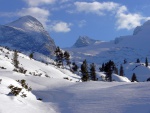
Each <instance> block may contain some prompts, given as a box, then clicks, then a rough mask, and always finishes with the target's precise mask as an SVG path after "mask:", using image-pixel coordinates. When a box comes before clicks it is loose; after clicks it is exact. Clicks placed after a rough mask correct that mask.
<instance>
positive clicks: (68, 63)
mask: <svg viewBox="0 0 150 113" xmlns="http://www.w3.org/2000/svg"><path fill="white" fill-rule="evenodd" d="M64 59H65V60H66V63H67V65H69V67H70V64H71V62H70V54H69V53H68V52H67V51H65V52H64Z"/></svg>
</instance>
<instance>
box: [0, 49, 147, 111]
mask: <svg viewBox="0 0 150 113" xmlns="http://www.w3.org/2000/svg"><path fill="white" fill-rule="evenodd" d="M0 49H2V51H0V67H4V68H6V69H0V79H2V82H1V84H0V100H1V101H0V103H1V104H0V113H12V112H13V113H34V112H36V113H149V112H150V107H149V106H150V98H149V97H150V87H149V85H150V83H149V82H139V83H136V82H135V83H131V82H130V81H129V79H128V78H126V77H120V76H118V75H115V74H114V75H113V80H115V81H116V82H115V81H114V82H111V83H110V82H102V81H96V82H93V81H89V82H84V83H83V82H80V77H79V76H78V75H76V74H73V73H71V72H69V71H68V70H66V69H60V68H57V67H55V66H53V65H51V64H49V65H46V64H43V63H41V62H38V61H35V60H33V59H30V58H29V57H28V56H25V55H23V54H21V53H19V56H18V58H19V62H20V64H19V66H20V67H23V68H24V69H26V70H27V72H26V74H21V73H17V72H14V71H12V70H13V69H14V66H13V64H12V60H11V59H12V58H13V52H12V51H8V50H6V49H3V48H0ZM135 65H136V64H135V63H130V64H128V65H127V64H126V67H130V68H131V67H132V66H133V68H134V66H135ZM140 68H141V70H143V69H142V68H144V67H140ZM144 69H145V68H144ZM146 70H147V74H148V73H149V69H147V68H146ZM30 72H34V73H36V74H37V75H38V74H41V76H34V75H32V74H30ZM46 74H47V75H48V77H46V76H45V75H46ZM141 74H142V71H141ZM97 76H98V77H99V78H100V77H101V76H105V75H104V74H103V73H99V72H97ZM64 77H68V79H69V80H66V79H64ZM141 78H142V77H141ZM22 79H25V80H26V82H27V84H28V85H29V86H31V87H32V91H31V92H28V91H26V90H25V89H23V91H24V92H25V93H26V94H27V97H26V98H22V97H20V95H18V96H12V95H8V94H9V92H10V89H8V86H9V85H10V84H12V85H14V86H18V87H21V86H20V84H19V83H18V82H17V81H16V80H22ZM117 81H119V82H117ZM39 98H40V99H42V101H39V100H37V99H39Z"/></svg>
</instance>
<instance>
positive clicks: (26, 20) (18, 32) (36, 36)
mask: <svg viewBox="0 0 150 113" xmlns="http://www.w3.org/2000/svg"><path fill="white" fill-rule="evenodd" d="M0 45H2V46H7V47H9V48H10V49H16V50H19V51H22V52H24V53H28V52H37V53H40V54H44V55H47V56H49V55H50V54H53V52H54V50H55V48H56V45H55V42H54V40H53V39H52V38H51V37H50V36H49V34H48V32H47V31H46V30H45V29H44V27H43V25H42V24H41V23H40V22H39V21H38V20H37V19H36V18H34V17H32V16H24V17H21V18H19V19H18V20H16V21H14V22H11V23H9V24H6V25H0Z"/></svg>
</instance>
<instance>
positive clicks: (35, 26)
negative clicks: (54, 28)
mask: <svg viewBox="0 0 150 113" xmlns="http://www.w3.org/2000/svg"><path fill="white" fill-rule="evenodd" d="M7 26H11V27H14V28H19V29H21V30H24V31H27V32H33V31H34V32H41V31H44V27H43V25H42V24H41V23H40V22H39V21H38V20H37V19H36V18H34V17H32V16H29V15H27V16H23V17H21V18H19V19H18V20H16V21H14V22H11V23H9V24H7Z"/></svg>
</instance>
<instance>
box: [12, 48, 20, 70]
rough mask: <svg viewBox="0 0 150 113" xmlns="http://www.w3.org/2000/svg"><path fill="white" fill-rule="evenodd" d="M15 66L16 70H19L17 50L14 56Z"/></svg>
mask: <svg viewBox="0 0 150 113" xmlns="http://www.w3.org/2000/svg"><path fill="white" fill-rule="evenodd" d="M13 64H14V66H15V68H18V67H19V66H18V65H19V61H18V52H17V51H16V50H15V51H14V56H13Z"/></svg>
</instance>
